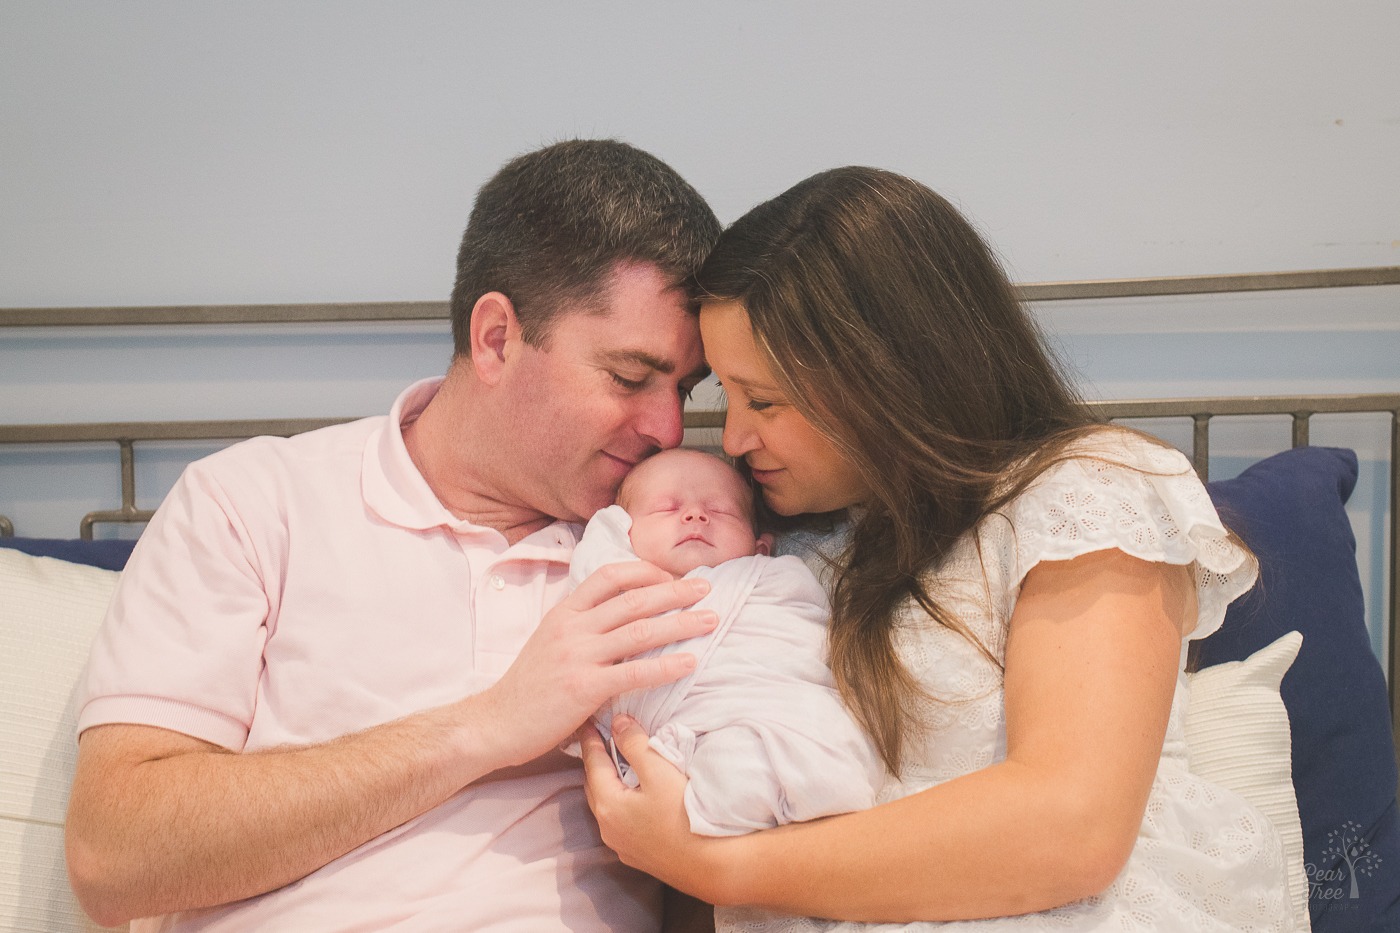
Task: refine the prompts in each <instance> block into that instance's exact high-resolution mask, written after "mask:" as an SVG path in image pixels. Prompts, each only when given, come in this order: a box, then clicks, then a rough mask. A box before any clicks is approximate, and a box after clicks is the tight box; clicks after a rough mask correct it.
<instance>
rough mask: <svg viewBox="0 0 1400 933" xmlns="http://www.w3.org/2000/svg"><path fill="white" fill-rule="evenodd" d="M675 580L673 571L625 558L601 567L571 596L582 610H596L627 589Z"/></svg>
mask: <svg viewBox="0 0 1400 933" xmlns="http://www.w3.org/2000/svg"><path fill="white" fill-rule="evenodd" d="M673 579H675V578H674V577H672V576H671V574H669V573H667V572H666V571H664V570H662V569H661V568H660V567H658V566H656V565H655V564H650V563H647V562H646V561H644V560H627V561H621V562H619V563H615V564H605V565H604V566H602V567H599V568H598V569H597V570H595V571H594V572H593V573H591V574H589V575H588V576H587V577H586V578H584V581H583V582H582V583H580V584H579V585H578V587H577V588H576V589H575V590H574V591H573V592H572V593H571V594H569V597H568V598H569V600H570V601H571V602H573V603H574V605H575V606H576V607H577V608H579V609H592V608H593V607H594V606H598V605H601V604H602V603H605V602H607V601H608V600H610V599H612V598H613V597H614V596H617V595H619V594H621V593H624V592H626V591H627V590H632V589H636V588H637V587H640V586H651V585H653V584H657V583H666V582H668V581H671V580H673Z"/></svg>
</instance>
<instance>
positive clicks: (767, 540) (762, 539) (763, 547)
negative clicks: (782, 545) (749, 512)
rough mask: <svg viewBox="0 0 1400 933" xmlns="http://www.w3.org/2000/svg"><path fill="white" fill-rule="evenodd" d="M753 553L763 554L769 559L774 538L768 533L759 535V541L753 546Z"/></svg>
mask: <svg viewBox="0 0 1400 933" xmlns="http://www.w3.org/2000/svg"><path fill="white" fill-rule="evenodd" d="M753 552H754V553H755V554H762V555H763V556H764V557H767V556H768V555H769V554H772V553H773V536H772V535H771V534H769V533H768V532H766V531H765V532H764V533H763V534H761V535H759V536H758V540H757V541H755V542H754V544H753Z"/></svg>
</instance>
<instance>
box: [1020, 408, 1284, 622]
mask: <svg viewBox="0 0 1400 933" xmlns="http://www.w3.org/2000/svg"><path fill="white" fill-rule="evenodd" d="M1002 513H1003V515H1004V517H1006V518H1007V519H1008V520H1009V523H1010V526H1011V531H1012V533H1011V534H1009V535H1005V536H1004V537H1003V547H1010V548H1012V549H1013V553H1012V554H1010V555H1007V557H1008V559H1007V560H1006V561H1005V563H1006V564H1009V565H1010V569H1011V570H1012V575H1013V580H1012V582H1013V584H1014V585H1017V586H1019V584H1020V583H1021V581H1022V580H1024V579H1025V576H1026V574H1027V573H1029V572H1030V569H1031V568H1032V567H1034V566H1035V565H1036V564H1038V563H1040V562H1041V561H1046V560H1068V559H1069V558H1072V557H1077V556H1079V555H1080V554H1087V553H1090V552H1092V551H1100V550H1106V549H1108V548H1117V549H1119V550H1121V551H1123V552H1124V553H1126V554H1130V555H1132V556H1133V557H1137V558H1140V559H1142V560H1147V561H1161V562H1164V563H1169V564H1180V565H1192V567H1193V569H1194V572H1195V576H1196V593H1197V601H1198V604H1199V618H1198V621H1197V624H1196V628H1195V629H1194V630H1193V631H1192V632H1191V633H1190V635H1189V636H1188V637H1190V638H1203V637H1205V636H1206V635H1209V634H1210V633H1212V632H1214V631H1215V630H1216V629H1218V628H1219V627H1220V623H1221V622H1222V621H1223V620H1224V618H1225V608H1226V607H1227V606H1228V605H1229V604H1230V602H1231V601H1232V600H1234V599H1235V598H1236V597H1237V596H1239V595H1240V594H1242V593H1244V592H1245V591H1246V590H1248V589H1249V588H1250V587H1251V586H1252V585H1253V584H1254V580H1255V578H1256V577H1257V575H1258V566H1257V563H1256V562H1255V560H1254V559H1253V557H1251V556H1250V554H1249V552H1248V551H1246V550H1245V549H1244V548H1242V547H1240V546H1239V545H1238V544H1236V543H1235V542H1233V541H1232V540H1231V539H1230V538H1229V534H1228V532H1227V531H1226V529H1225V526H1224V524H1223V523H1222V522H1221V521H1220V516H1219V515H1217V514H1216V511H1215V506H1214V505H1212V504H1211V501H1210V496H1209V495H1207V493H1206V489H1205V486H1203V485H1202V484H1201V481H1200V479H1199V478H1198V477H1197V476H1196V473H1195V471H1194V470H1192V469H1191V464H1190V462H1189V461H1187V459H1186V457H1185V456H1183V455H1182V454H1181V452H1180V451H1177V450H1174V449H1172V448H1169V447H1160V446H1157V445H1155V444H1153V443H1151V442H1150V441H1147V440H1144V439H1143V438H1141V437H1139V436H1137V435H1134V434H1130V433H1128V432H1120V431H1104V432H1102V435H1101V436H1096V437H1094V438H1092V439H1091V440H1090V441H1088V442H1083V443H1081V444H1078V445H1076V446H1075V447H1074V448H1072V449H1071V456H1070V459H1067V460H1064V461H1062V462H1060V463H1057V464H1055V465H1053V466H1051V467H1050V468H1049V469H1047V470H1046V471H1045V472H1044V473H1043V474H1041V476H1040V477H1038V478H1037V479H1036V480H1035V481H1034V483H1032V485H1031V486H1030V487H1029V488H1027V490H1026V491H1025V492H1024V493H1022V494H1021V495H1020V496H1018V497H1017V498H1016V499H1015V500H1014V501H1012V502H1011V503H1010V504H1009V505H1008V506H1007V507H1006V508H1004V509H1003V510H1002Z"/></svg>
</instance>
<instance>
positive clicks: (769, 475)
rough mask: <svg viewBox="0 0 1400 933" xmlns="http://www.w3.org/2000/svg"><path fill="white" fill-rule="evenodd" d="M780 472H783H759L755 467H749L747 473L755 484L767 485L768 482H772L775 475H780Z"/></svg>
mask: <svg viewBox="0 0 1400 933" xmlns="http://www.w3.org/2000/svg"><path fill="white" fill-rule="evenodd" d="M781 472H783V471H782V470H760V469H759V468H758V467H755V466H751V467H749V473H750V474H751V475H752V476H753V479H754V482H756V483H767V482H769V481H770V480H772V479H773V477H775V476H777V475H778V474H779V473H781Z"/></svg>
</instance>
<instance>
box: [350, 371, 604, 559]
mask: <svg viewBox="0 0 1400 933" xmlns="http://www.w3.org/2000/svg"><path fill="white" fill-rule="evenodd" d="M441 385H442V377H437V378H433V379H424V380H422V381H420V382H415V383H414V384H413V385H411V386H409V387H408V388H407V389H404V391H403V393H402V394H400V395H399V397H398V398H397V399H396V400H395V401H394V405H393V407H392V408H390V409H389V417H388V418H386V419H384V420H383V421H381V422H380V424H379V426H378V427H376V428H375V429H374V430H373V431H371V432H370V435H369V437H368V438H367V439H366V441H365V449H364V455H363V460H362V465H363V468H362V470H361V474H360V475H361V493H362V494H363V496H364V500H365V505H366V506H368V507H369V510H370V511H371V512H373V513H374V514H375V515H377V516H379V517H380V518H381V519H383V520H384V521H386V522H389V523H390V524H393V525H397V526H399V527H400V528H405V529H408V530H410V531H429V530H432V529H434V528H446V529H448V530H450V531H452V532H454V533H456V534H460V535H493V536H495V537H497V538H498V539H499V540H500V542H501V544H502V550H506V548H505V547H504V541H505V538H504V536H502V535H501V533H500V532H498V531H496V530H495V529H492V528H486V527H484V526H482V525H476V524H473V523H472V522H469V521H467V520H466V519H461V518H458V517H457V516H455V515H453V514H452V513H451V512H449V511H448V510H447V507H446V506H444V505H443V504H442V502H441V501H439V500H438V497H437V496H436V495H435V494H434V493H433V490H432V487H430V486H429V485H428V481H427V480H425V479H424V478H423V474H422V473H419V472H418V467H417V466H416V465H414V463H413V458H412V457H410V456H409V455H408V447H407V446H406V445H405V444H404V441H403V426H404V425H405V424H409V423H411V422H413V421H414V420H416V419H417V418H418V416H419V415H420V414H421V413H422V411H423V409H425V408H427V407H428V403H429V402H430V401H432V399H433V396H435V395H437V392H438V388H439V387H440V386H441ZM580 533H581V531H580V529H579V527H578V526H577V525H571V524H569V523H567V522H554V523H553V524H550V525H547V526H545V527H544V528H541V529H540V530H539V531H536V532H534V533H532V534H529V535H527V536H526V537H524V538H522V539H521V540H520V541H517V542H516V543H515V545H514V546H512V547H511V548H509V550H510V551H511V556H512V557H516V558H520V559H522V560H547V561H563V562H568V560H569V556H570V554H571V553H572V551H573V548H574V545H575V544H576V543H578V539H579V536H580Z"/></svg>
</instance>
